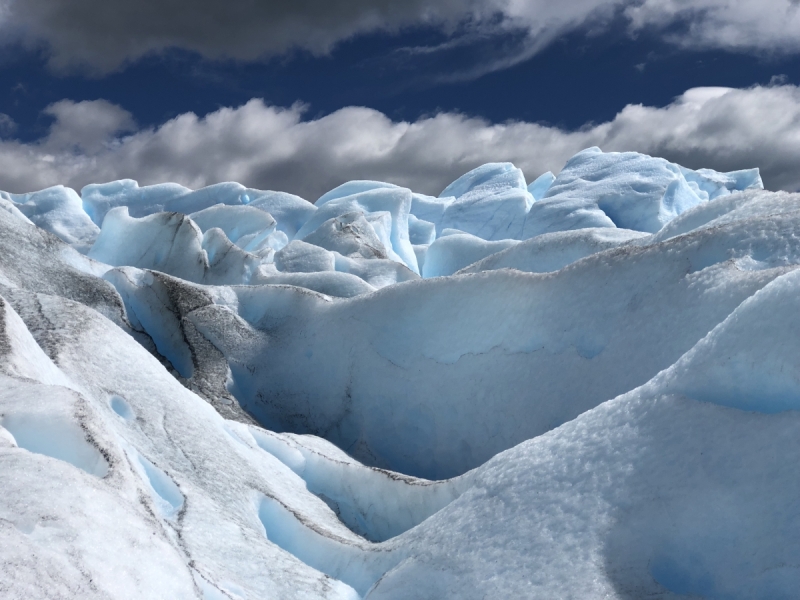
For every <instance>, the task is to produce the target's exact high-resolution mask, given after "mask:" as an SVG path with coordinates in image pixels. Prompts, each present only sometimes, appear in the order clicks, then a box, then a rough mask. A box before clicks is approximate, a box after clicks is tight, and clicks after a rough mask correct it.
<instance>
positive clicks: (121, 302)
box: [0, 149, 800, 600]
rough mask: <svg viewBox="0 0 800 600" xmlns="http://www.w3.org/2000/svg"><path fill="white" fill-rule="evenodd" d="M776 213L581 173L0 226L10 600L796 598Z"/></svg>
mask: <svg viewBox="0 0 800 600" xmlns="http://www.w3.org/2000/svg"><path fill="white" fill-rule="evenodd" d="M761 188H762V184H761V180H760V177H759V174H758V171H757V170H745V171H735V172H731V173H718V172H715V171H710V170H707V169H699V170H696V171H694V170H690V169H686V168H684V167H681V166H679V165H675V164H673V163H670V162H668V161H666V160H663V159H659V158H653V157H648V156H644V155H641V154H635V153H603V152H601V151H600V150H599V149H588V150H586V151H584V152H582V153H579V154H578V155H577V156H576V157H573V158H572V159H571V160H570V161H569V162H568V163H567V165H566V166H565V168H564V169H563V170H562V171H561V172H560V173H559V174H558V175H557V176H555V175H553V174H552V173H545V174H544V175H541V176H539V177H538V178H537V179H536V180H534V181H533V182H532V183H530V184H528V183H527V182H526V180H525V177H524V175H523V174H522V172H521V171H520V170H519V169H517V168H516V167H514V165H511V164H510V163H491V164H488V165H484V166H482V167H478V168H477V169H474V170H473V171H470V172H469V173H467V174H465V175H464V176H462V177H460V178H458V179H457V180H456V181H455V182H453V183H452V184H451V185H450V186H448V187H447V188H446V189H445V190H444V191H443V192H442V194H441V197H440V198H435V197H431V196H425V195H422V194H418V193H415V192H413V191H412V190H409V189H406V188H403V187H400V186H398V185H394V184H390V183H383V182H375V181H354V182H347V183H344V184H343V185H341V186H339V187H337V188H335V189H334V190H331V191H330V192H328V193H327V194H324V195H323V196H322V197H321V198H320V199H319V200H317V202H316V204H311V203H310V202H307V201H305V200H303V199H301V198H298V197H296V196H292V195H290V194H284V193H281V192H268V191H260V190H254V189H252V188H246V187H244V186H242V185H240V184H236V183H221V184H215V185H212V186H208V187H206V188H203V189H201V190H195V191H193V190H190V189H188V188H185V187H183V186H180V185H177V184H159V185H154V186H143V187H140V186H139V185H138V184H137V183H136V182H135V181H132V180H123V181H120V182H111V183H104V184H96V185H90V186H87V187H85V188H84V189H83V190H82V192H81V195H80V196H78V194H77V193H76V192H74V191H72V190H69V189H68V188H63V187H60V186H57V187H55V188H49V189H48V190H43V191H40V192H34V193H31V194H23V195H12V194H5V193H3V194H0V209H2V210H0V474H2V478H0V479H1V480H2V482H3V485H2V489H3V493H2V494H0V596H2V597H4V598H5V597H8V598H32V599H36V598H86V599H88V600H94V599H98V600H99V599H101V598H102V599H107V598H115V599H116V598H120V599H122V598H131V599H133V598H176V599H183V598H186V599H205V600H208V599H212V600H219V599H245V598H302V599H312V598H313V599H316V598H325V599H332V600H333V599H336V600H340V599H342V600H344V599H346V600H357V599H359V598H364V599H370V600H374V599H384V600H386V599H398V600H399V599H403V600H406V599H412V600H414V599H418V600H434V599H436V600H438V599H442V598H459V599H471V598H476V599H478V598H610V599H616V600H629V599H632V598H645V597H647V598H664V599H667V598H704V599H708V600H731V599H733V600H740V599H741V600H746V599H751V598H770V599H773V598H774V599H779V598H786V599H789V598H795V597H796V595H797V594H796V590H797V589H798V588H799V587H800V558H798V557H800V510H798V503H797V498H798V494H800V482H798V478H797V477H796V474H795V471H796V467H795V465H796V463H797V462H798V460H800V438H798V436H797V430H798V427H800V420H799V419H800V370H798V364H799V363H798V360H797V356H798V354H800V345H799V344H800V342H798V340H797V335H796V330H797V327H796V326H795V325H796V321H797V315H798V314H799V313H800V300H798V298H800V272H799V271H798V269H797V266H798V265H800V194H789V193H783V192H780V193H774V192H768V191H764V190H763V189H761ZM84 253H85V254H84ZM420 272H421V274H422V276H423V277H420Z"/></svg>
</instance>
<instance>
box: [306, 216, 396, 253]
mask: <svg viewBox="0 0 800 600" xmlns="http://www.w3.org/2000/svg"><path fill="white" fill-rule="evenodd" d="M304 241H306V242H308V243H309V244H314V245H315V246H319V247H320V248H325V249H326V250H331V251H334V252H338V253H339V254H341V255H342V256H347V257H350V258H355V257H360V258H386V256H387V252H386V246H384V244H383V242H381V240H380V238H379V237H378V234H377V233H376V232H375V229H374V228H373V227H372V225H371V224H370V222H369V221H367V219H366V217H365V216H364V213H363V212H361V211H353V212H349V213H345V214H343V215H340V216H338V217H333V218H331V219H328V220H327V221H325V222H324V223H322V225H320V226H319V227H317V229H316V230H315V231H314V232H313V233H311V234H309V235H307V236H306V237H305V240H304Z"/></svg>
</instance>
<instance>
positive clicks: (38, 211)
mask: <svg viewBox="0 0 800 600" xmlns="http://www.w3.org/2000/svg"><path fill="white" fill-rule="evenodd" d="M0 198H3V199H4V200H9V201H11V202H13V203H14V205H15V207H16V208H17V209H18V210H19V211H20V212H21V213H22V214H24V215H25V216H27V217H28V218H29V219H30V220H31V222H33V223H34V224H35V225H38V226H39V227H41V228H42V229H44V230H46V231H49V232H50V233H54V234H55V235H57V236H58V237H60V238H61V239H62V240H64V241H65V242H67V243H68V244H75V245H77V246H79V247H81V248H87V249H88V247H89V246H91V245H92V243H94V241H95V239H96V238H97V235H98V234H99V233H100V229H99V228H98V227H97V225H95V224H94V223H93V222H92V220H91V219H90V218H89V215H87V214H86V213H85V212H84V210H83V207H82V205H81V197H80V196H78V194H77V193H76V192H75V190H73V189H71V188H68V187H64V186H63V185H57V186H54V187H51V188H47V189H46V190H41V191H39V192H31V193H30V194H9V193H7V192H0Z"/></svg>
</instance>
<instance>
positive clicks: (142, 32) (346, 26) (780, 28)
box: [0, 0, 800, 76]
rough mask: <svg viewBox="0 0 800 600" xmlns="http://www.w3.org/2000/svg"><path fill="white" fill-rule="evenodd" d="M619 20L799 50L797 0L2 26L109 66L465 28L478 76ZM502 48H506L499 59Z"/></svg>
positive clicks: (81, 7)
mask: <svg viewBox="0 0 800 600" xmlns="http://www.w3.org/2000/svg"><path fill="white" fill-rule="evenodd" d="M615 16H619V17H621V18H622V19H623V21H624V22H627V23H628V24H629V27H630V30H631V32H632V33H634V34H635V33H638V32H641V31H643V30H649V31H655V32H662V33H663V35H664V36H666V37H667V39H669V40H671V41H673V42H674V43H676V44H678V45H680V46H688V47H714V48H725V49H732V50H737V51H760V52H796V51H798V50H800V3H798V0H569V1H568V2H553V1H552V0H270V1H260V0H236V1H233V2H231V1H229V0H191V1H190V0H69V1H64V0H0V33H1V34H2V35H3V40H4V41H6V42H14V41H21V42H23V43H24V44H27V45H29V46H34V47H37V46H43V47H45V48H46V49H47V52H48V55H49V58H50V64H51V66H53V67H54V68H56V69H65V68H67V69H72V68H75V67H82V68H87V69H89V70H90V71H94V72H96V73H105V72H108V71H111V70H114V69H117V68H119V67H120V66H122V65H124V64H126V62H129V61H133V60H136V59H138V58H140V57H141V56H143V55H145V54H148V53H151V52H161V51H164V50H167V49H169V48H183V49H187V50H191V51H195V52H198V53H200V54H201V55H203V56H205V57H207V58H212V59H219V58H234V59H240V60H258V59H262V58H264V57H269V56H274V55H276V54H281V53H284V52H286V51H289V50H291V49H294V48H301V49H305V50H309V51H311V52H314V53H317V54H324V53H327V52H329V51H330V50H331V48H333V47H334V46H335V45H336V44H337V43H338V42H340V41H342V40H345V39H348V38H350V37H352V36H354V35H357V34H360V33H366V32H375V31H388V32H397V31H401V30H402V28H404V27H408V26H414V25H432V26H436V27H440V28H441V29H442V30H443V31H445V32H449V33H453V32H456V31H458V32H460V33H459V34H458V35H457V40H458V39H460V40H461V41H462V42H463V43H471V41H476V43H483V44H486V40H487V38H488V39H491V40H495V41H497V42H498V43H491V44H488V45H486V52H485V53H486V54H487V55H488V57H487V58H486V61H485V63H484V64H476V65H474V68H473V69H472V70H471V74H472V75H474V76H477V75H479V74H481V73H483V72H485V71H487V70H491V69H499V68H503V67H505V66H508V65H510V64H513V63H515V62H519V61H520V60H523V59H525V58H526V57H529V56H531V55H533V54H535V53H536V52H538V51H539V50H541V49H542V48H544V47H545V46H547V45H548V44H549V43H551V42H552V41H553V40H554V39H556V38H557V37H559V36H561V35H562V34H564V33H566V32H569V31H573V30H577V29H582V30H585V31H588V32H598V31H602V30H603V29H604V28H605V27H606V26H607V24H608V23H609V22H611V20H612V18H613V17H615ZM520 32H524V36H523V38H522V39H520V40H518V41H513V42H509V39H511V38H512V37H513V36H512V33H513V34H518V33H520ZM459 35H460V36H461V37H460V38H458V36H459ZM480 40H483V42H480ZM451 46H452V44H444V45H443V46H442V47H441V48H443V49H446V48H448V47H451ZM492 47H495V49H496V48H501V47H502V48H505V49H504V50H503V51H502V53H501V54H502V55H499V56H498V55H497V53H496V52H492V51H491V49H492ZM503 53H504V54H503Z"/></svg>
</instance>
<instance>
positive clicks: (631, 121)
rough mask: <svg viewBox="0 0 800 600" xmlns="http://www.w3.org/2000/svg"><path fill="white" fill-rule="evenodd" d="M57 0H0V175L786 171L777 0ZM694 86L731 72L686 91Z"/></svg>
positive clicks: (275, 179) (202, 178) (794, 113)
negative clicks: (566, 165) (591, 157)
mask: <svg viewBox="0 0 800 600" xmlns="http://www.w3.org/2000/svg"><path fill="white" fill-rule="evenodd" d="M66 4H68V5H69V6H68V7H65V3H59V2H57V1H56V0H26V1H25V2H24V3H23V2H22V0H0V33H4V34H5V35H4V36H3V39H4V40H6V45H5V46H3V47H2V49H0V115H2V116H0V135H2V140H1V141H0V166H3V163H5V168H4V169H0V188H2V189H8V190H10V191H16V192H20V191H29V190H32V189H36V188H39V187H43V186H46V185H51V184H54V183H65V184H69V185H72V186H74V187H80V186H82V185H84V184H85V183H89V182H91V181H102V180H108V179H116V178H121V177H131V178H135V179H137V180H139V181H140V182H142V183H155V182H158V181H164V180H175V181H179V182H181V183H184V184H186V185H190V186H192V187H198V186H201V185H206V184H210V183H214V182H216V181H220V180H226V179H238V180H240V181H242V183H245V184H247V185H251V186H254V187H267V188H271V189H284V190H287V191H292V192H295V193H300V194H302V195H304V196H305V197H308V198H309V199H312V200H313V199H314V196H315V195H318V194H321V193H322V192H323V191H325V190H326V189H328V187H330V186H333V185H337V184H338V183H341V182H342V181H344V180H347V179H351V178H375V179H386V180H390V181H394V182H396V183H401V184H404V185H409V186H411V187H414V188H416V189H419V190H420V191H424V192H428V193H437V192H438V191H440V190H441V188H443V187H444V186H445V185H446V183H447V182H448V181H450V180H451V179H452V178H454V177H456V176H458V175H459V174H460V173H462V172H464V171H465V170H467V169H469V168H472V167H474V166H476V165H477V164H481V163H482V162H487V161H500V160H512V161H513V162H515V163H516V164H518V165H519V166H521V167H522V168H523V170H524V171H525V172H526V175H527V176H528V178H529V179H532V178H533V177H535V176H537V175H538V174H539V173H541V172H543V171H545V170H548V169H550V170H556V171H557V170H558V168H560V166H561V165H562V164H563V162H564V160H566V158H568V157H569V156H570V155H571V154H572V153H574V152H575V151H577V150H579V149H581V146H582V145H585V144H588V145H593V144H597V145H600V146H601V147H603V148H604V149H607V150H639V151H643V152H649V153H653V154H657V155H662V156H665V157H666V158H669V159H671V160H676V161H678V162H681V163H682V164H686V165H687V166H690V167H694V168H698V167H703V166H708V167H713V168H717V169H722V170H730V169H737V168H745V167H749V166H759V167H761V169H762V172H763V174H764V178H765V182H766V183H767V185H768V187H772V188H776V189H777V188H784V189H792V190H794V189H798V188H800V173H795V171H800V169H797V168H795V167H794V165H797V164H800V118H798V115H800V93H799V92H798V88H797V86H798V85H799V84H800V17H799V16H798V14H797V2H795V1H791V0H759V1H758V2H757V1H756V0H740V1H738V2H733V1H731V0H698V1H696V2H688V1H682V0H669V1H667V0H639V1H636V2H626V1H616V2H614V1H612V2H607V1H604V0H574V2H572V3H568V5H567V6H566V7H561V8H560V7H558V6H554V5H552V4H550V3H547V2H544V1H543V0H529V1H528V2H516V1H514V0H485V1H477V0H475V1H471V0H463V1H462V0H443V1H441V2H437V3H428V2H425V0H414V1H408V2H403V3H399V2H393V1H391V0H390V1H384V2H367V1H366V0H351V1H343V0H340V1H338V2H337V1H331V2H326V3H321V2H318V1H316V0H301V1H297V2H290V3H285V4H284V3H283V2H282V1H275V2H256V1H255V0H235V1H229V2H224V3H223V2H218V1H217V0H203V1H200V2H193V3H189V2H187V1H186V0H168V1H165V2H156V1H155V0H142V1H141V2H132V1H131V0H105V1H104V2H101V1H100V0H75V1H74V2H72V3H66ZM231 6H233V8H230V7H231ZM712 86H713V87H717V88H719V87H723V88H731V89H730V90H729V91H728V92H726V91H725V90H719V89H717V90H716V91H713V92H709V93H703V92H702V91H699V92H695V93H692V90H696V89H697V88H708V87H712ZM687 93H688V95H687ZM638 105H641V107H638ZM637 107H638V109H637ZM639 109H641V110H639ZM637 110H638V112H637ZM759 123H760V125H759V126H756V125H757V124H759ZM684 130H685V131H684ZM682 131H683V133H681V132H682Z"/></svg>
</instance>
